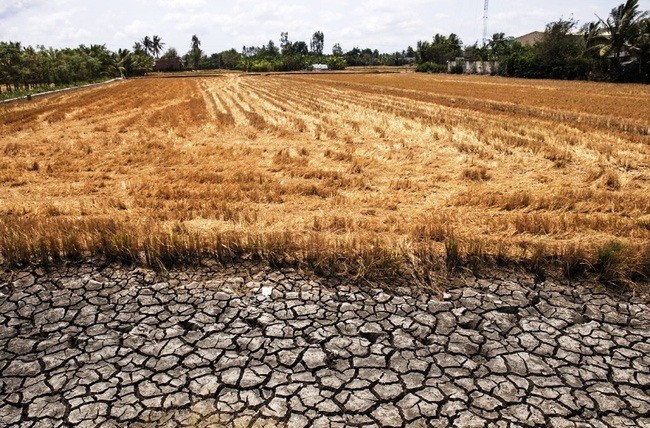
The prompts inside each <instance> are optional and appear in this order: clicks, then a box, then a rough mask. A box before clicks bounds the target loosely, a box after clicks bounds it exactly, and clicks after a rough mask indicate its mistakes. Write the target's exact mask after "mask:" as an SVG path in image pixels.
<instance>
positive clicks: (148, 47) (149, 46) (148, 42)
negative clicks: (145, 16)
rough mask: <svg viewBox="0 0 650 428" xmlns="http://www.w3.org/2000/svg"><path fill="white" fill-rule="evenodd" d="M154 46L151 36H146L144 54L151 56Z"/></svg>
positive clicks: (143, 41) (143, 43) (143, 40)
mask: <svg viewBox="0 0 650 428" xmlns="http://www.w3.org/2000/svg"><path fill="white" fill-rule="evenodd" d="M152 46H153V42H152V41H151V38H150V37H149V36H145V37H144V39H142V47H143V48H144V52H145V53H146V54H147V55H149V54H150V52H152Z"/></svg>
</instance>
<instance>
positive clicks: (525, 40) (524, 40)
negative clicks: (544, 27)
mask: <svg viewBox="0 0 650 428" xmlns="http://www.w3.org/2000/svg"><path fill="white" fill-rule="evenodd" d="M543 35H544V32H543V31H533V32H532V33H528V34H524V35H523V36H521V37H517V38H515V42H519V43H521V44H522V45H524V46H533V45H534V44H535V43H537V42H539V41H540V40H542V36H543Z"/></svg>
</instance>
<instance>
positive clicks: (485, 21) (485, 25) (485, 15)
mask: <svg viewBox="0 0 650 428" xmlns="http://www.w3.org/2000/svg"><path fill="white" fill-rule="evenodd" d="M489 7H490V0H485V8H484V9H483V46H485V45H487V43H488V16H489V15H488V9H489Z"/></svg>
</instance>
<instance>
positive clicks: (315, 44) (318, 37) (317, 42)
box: [309, 31, 325, 56]
mask: <svg viewBox="0 0 650 428" xmlns="http://www.w3.org/2000/svg"><path fill="white" fill-rule="evenodd" d="M309 48H310V51H311V53H312V54H314V55H317V56H322V55H323V49H324V48H325V35H324V34H323V32H322V31H316V32H315V33H314V35H313V36H311V43H310V44H309Z"/></svg>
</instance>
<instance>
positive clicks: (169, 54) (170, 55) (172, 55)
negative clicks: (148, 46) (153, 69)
mask: <svg viewBox="0 0 650 428" xmlns="http://www.w3.org/2000/svg"><path fill="white" fill-rule="evenodd" d="M176 57H178V51H177V50H176V49H175V48H169V49H167V51H166V52H165V53H164V54H163V56H161V58H162V59H170V58H176Z"/></svg>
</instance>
